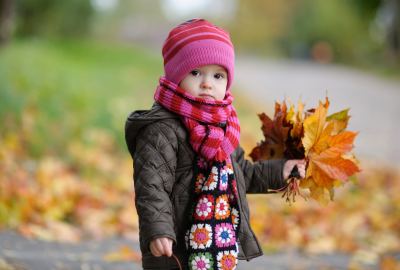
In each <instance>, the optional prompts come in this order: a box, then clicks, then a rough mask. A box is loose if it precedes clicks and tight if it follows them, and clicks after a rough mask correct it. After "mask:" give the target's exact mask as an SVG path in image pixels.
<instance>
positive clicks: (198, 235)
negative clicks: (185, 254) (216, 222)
mask: <svg viewBox="0 0 400 270" xmlns="http://www.w3.org/2000/svg"><path fill="white" fill-rule="evenodd" d="M189 239H190V247H192V248H193V249H205V248H208V247H210V246H211V243H212V229H211V226H210V225H208V224H193V225H192V229H191V230H190V235H189Z"/></svg>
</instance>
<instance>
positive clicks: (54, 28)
mask: <svg viewBox="0 0 400 270" xmlns="http://www.w3.org/2000/svg"><path fill="white" fill-rule="evenodd" d="M16 6H17V35H20V36H32V35H46V36H63V37H65V36H82V35H85V34H87V33H88V30H89V29H90V22H91V19H92V15H93V13H94V10H93V8H92V6H91V4H90V0H68V1H53V0H19V1H17V5H16Z"/></svg>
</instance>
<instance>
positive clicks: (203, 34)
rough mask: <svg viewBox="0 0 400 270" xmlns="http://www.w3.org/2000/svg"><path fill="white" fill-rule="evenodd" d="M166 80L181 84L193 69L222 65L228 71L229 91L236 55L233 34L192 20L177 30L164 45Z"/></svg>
mask: <svg viewBox="0 0 400 270" xmlns="http://www.w3.org/2000/svg"><path fill="white" fill-rule="evenodd" d="M162 54H163V57H164V71H165V77H166V78H167V79H168V80H170V81H172V82H174V83H176V84H179V83H180V82H181V80H182V79H183V78H184V77H185V76H186V75H187V74H188V73H189V72H190V71H192V70H193V69H195V68H197V67H200V66H204V65H212V64H215V65H221V66H223V67H224V68H225V69H226V71H227V72H228V85H227V90H229V89H230V86H231V84H232V82H233V75H234V67H235V52H234V48H233V44H232V42H231V39H230V37H229V33H228V32H226V31H224V30H223V29H221V28H218V27H217V26H215V25H213V24H211V23H210V22H208V21H206V20H203V19H192V20H189V21H186V22H184V23H182V24H180V25H178V26H177V27H175V28H173V29H172V30H171V32H169V35H168V37H167V39H166V40H165V42H164V45H163V49H162Z"/></svg>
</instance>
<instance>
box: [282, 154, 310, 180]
mask: <svg viewBox="0 0 400 270" xmlns="http://www.w3.org/2000/svg"><path fill="white" fill-rule="evenodd" d="M296 165H297V169H298V170H299V174H300V177H301V178H304V177H305V176H306V161H305V160H304V159H290V160H288V161H286V162H285V165H284V166H283V179H285V180H286V179H288V178H289V175H290V173H291V172H292V170H293V168H294V166H296Z"/></svg>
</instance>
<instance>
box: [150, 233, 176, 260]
mask: <svg viewBox="0 0 400 270" xmlns="http://www.w3.org/2000/svg"><path fill="white" fill-rule="evenodd" d="M172 243H173V241H172V239H170V238H167V237H161V238H156V239H154V240H152V241H151V242H150V251H151V253H152V254H153V255H154V256H156V257H160V256H162V255H167V256H168V257H171V256H172Z"/></svg>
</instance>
